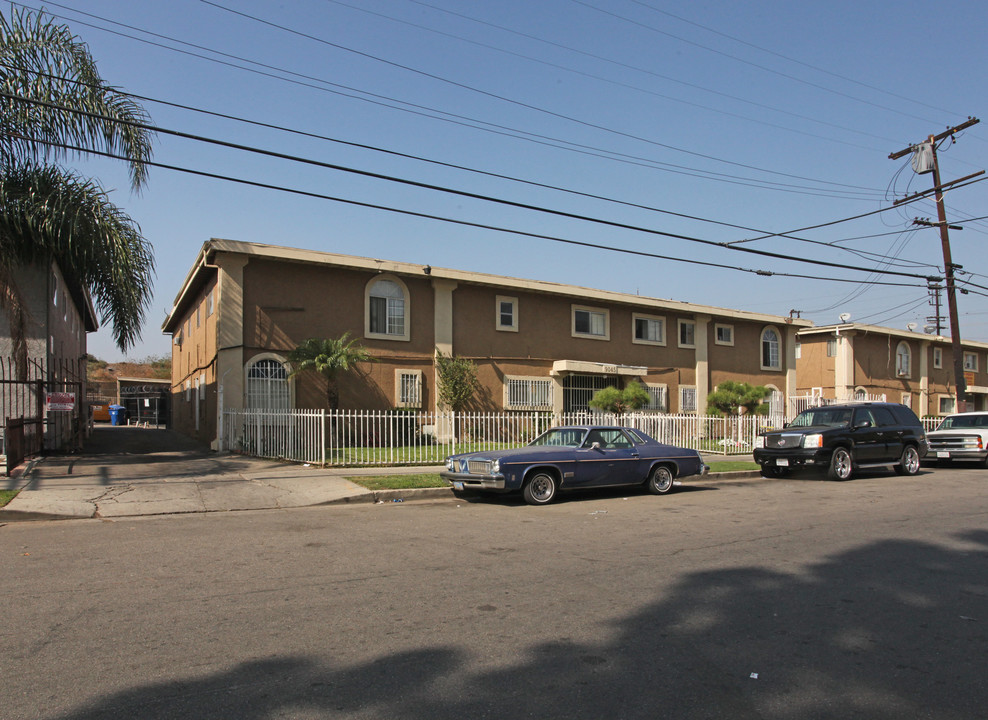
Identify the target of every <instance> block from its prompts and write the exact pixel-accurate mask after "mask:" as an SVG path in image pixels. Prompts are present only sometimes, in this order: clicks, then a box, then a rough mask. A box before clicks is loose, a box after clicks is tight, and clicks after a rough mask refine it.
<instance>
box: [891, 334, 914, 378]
mask: <svg viewBox="0 0 988 720" xmlns="http://www.w3.org/2000/svg"><path fill="white" fill-rule="evenodd" d="M912 366H913V351H912V349H911V348H910V347H909V343H907V342H906V341H905V340H903V341H902V342H900V343H899V344H898V345H896V346H895V376H896V377H899V378H910V377H912Z"/></svg>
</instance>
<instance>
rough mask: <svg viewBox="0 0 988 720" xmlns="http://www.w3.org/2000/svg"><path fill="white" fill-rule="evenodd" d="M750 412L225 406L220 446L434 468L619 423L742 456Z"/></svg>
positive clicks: (344, 462)
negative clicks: (462, 455) (457, 456)
mask: <svg viewBox="0 0 988 720" xmlns="http://www.w3.org/2000/svg"><path fill="white" fill-rule="evenodd" d="M767 423H768V421H767V419H766V418H763V417H758V416H742V417H713V416H703V415H666V414H660V413H628V414H624V415H601V414H587V413H579V414H561V413H546V412H512V413H429V412H408V411H401V410H395V411H385V412H369V411H350V410H341V411H336V412H330V411H326V410H286V411H268V410H227V411H225V412H224V416H223V437H221V438H220V441H221V449H223V450H230V451H233V452H238V453H243V454H245V455H253V456H256V457H265V458H278V459H284V460H289V461H292V462H300V463H311V464H317V465H321V466H327V465H334V466H350V467H352V466H374V465H382V466H384V465H388V466H390V465H440V464H442V463H443V461H444V459H445V458H446V456H447V455H451V454H454V453H458V452H471V451H478V450H494V449H500V448H510V447H520V446H522V445H525V444H527V443H528V442H530V441H531V440H532V439H534V438H535V437H537V436H538V435H540V434H541V433H542V432H544V431H545V430H546V429H548V428H550V427H553V426H557V425H583V424H605V425H622V426H626V427H633V428H637V429H639V430H641V431H642V432H644V433H646V434H647V435H651V436H652V437H654V438H655V439H656V440H659V441H660V442H664V443H668V444H670V445H678V446H680V447H688V448H693V449H695V450H700V451H702V452H705V453H714V454H721V455H746V454H748V453H750V452H751V446H752V442H753V440H754V437H755V435H756V434H757V433H758V432H760V431H761V430H764V429H766V427H767Z"/></svg>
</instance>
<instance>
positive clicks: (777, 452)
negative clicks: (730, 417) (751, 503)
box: [754, 402, 929, 480]
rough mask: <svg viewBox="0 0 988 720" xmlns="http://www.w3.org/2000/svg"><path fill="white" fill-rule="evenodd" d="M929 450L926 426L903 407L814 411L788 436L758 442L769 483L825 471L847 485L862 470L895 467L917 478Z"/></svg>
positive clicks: (789, 428)
mask: <svg viewBox="0 0 988 720" xmlns="http://www.w3.org/2000/svg"><path fill="white" fill-rule="evenodd" d="M928 449H929V447H928V445H927V442H926V433H925V432H924V430H923V424H922V423H921V422H920V421H919V418H917V417H916V414H915V413H914V412H913V411H912V410H910V409H909V408H907V407H906V406H905V405H899V404H898V403H874V402H863V403H847V404H845V405H824V406H822V407H815V408H810V409H809V410H804V411H803V412H801V413H800V414H799V415H797V416H796V417H795V418H794V419H793V421H792V422H791V423H789V424H787V425H786V426H785V428H784V429H782V430H773V431H772V432H766V433H762V434H760V435H759V436H758V437H756V438H755V450H754V456H755V462H757V463H758V464H759V465H761V466H762V472H763V473H764V474H765V475H766V476H767V477H783V476H785V475H787V474H789V472H790V471H792V470H794V469H799V468H806V467H811V468H820V469H825V470H826V471H827V475H828V476H829V477H830V478H831V479H833V480H847V479H848V478H849V477H851V474H852V473H853V472H854V471H855V470H857V469H859V468H872V467H892V468H894V469H895V471H896V472H897V473H899V474H900V475H915V474H916V473H918V472H919V461H920V459H921V458H922V457H923V456H924V455H926V451H927V450H928Z"/></svg>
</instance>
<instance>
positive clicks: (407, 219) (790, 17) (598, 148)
mask: <svg viewBox="0 0 988 720" xmlns="http://www.w3.org/2000/svg"><path fill="white" fill-rule="evenodd" d="M26 6H28V7H40V5H39V4H38V3H34V2H28V3H27V4H26ZM45 7H46V8H47V9H48V10H49V11H50V12H51V13H53V14H56V15H58V16H59V17H62V18H64V20H65V22H66V24H68V25H69V26H70V27H71V28H72V29H73V30H74V31H75V32H76V33H77V34H78V35H79V36H80V37H82V38H83V39H84V40H85V41H86V42H87V43H88V44H89V46H90V48H91V50H92V52H93V55H94V56H95V57H96V58H97V60H98V63H99V66H100V69H101V72H102V74H103V76H104V77H105V79H106V80H107V81H108V82H109V83H111V84H113V85H115V86H117V87H120V88H122V89H124V90H126V91H128V92H132V93H135V94H138V95H143V96H147V97H149V98H154V99H155V100H166V101H169V102H173V103H178V104H182V105H188V106H193V107H196V108H201V109H205V110H210V111H214V112H219V113H225V114H229V115H234V116H237V117H240V118H245V119H249V120H253V121H257V122H261V123H268V124H271V125H276V126H281V127H284V128H289V129H292V130H297V131H302V132H306V133H312V134H318V135H323V136H326V137H329V138H333V139H336V140H342V141H346V142H349V143H358V144H364V145H369V146H374V147H377V148H381V149H385V150H390V151H394V152H396V153H404V154H407V155H413V156H418V157H421V158H425V159H428V160H433V161H439V162H442V163H449V164H455V165H459V166H464V167H467V168H472V169H475V170H482V171H484V172H486V173H494V174H498V175H504V176H509V177H511V178H516V179H521V180H526V181H529V182H530V183H538V184H541V185H546V186H553V187H554V188H560V189H565V190H570V191H577V192H579V193H585V194H589V195H594V196H600V198H610V199H613V200H618V201H621V203H625V204H619V203H615V202H609V201H608V200H605V199H598V198H590V197H586V196H585V195H584V196H581V195H576V194H573V193H567V192H563V191H561V190H558V189H550V188H547V187H539V186H536V185H534V184H522V183H519V182H516V181H513V180H509V179H503V178H495V177H491V176H490V175H482V174H478V173H472V172H468V171H466V170H460V169H453V168H449V167H444V166H441V165H438V164H430V163H426V162H422V161H419V160H414V159H410V158H403V157H399V156H397V155H389V154H385V153H381V152H375V151H373V150H369V149H360V148H355V147H352V146H347V145H344V144H340V143H334V142H330V141H328V140H324V139H318V138H313V137H304V136H302V135H299V134H290V133H287V132H283V131H279V130H275V129H270V128H261V127H257V126H251V125H247V124H244V123H240V122H236V121H233V120H225V119H219V118H216V117H210V116H207V115H202V114H198V113H195V112H192V111H189V110H185V109H178V108H174V107H169V106H166V105H161V104H159V103H156V102H146V103H145V104H146V107H147V109H148V111H149V112H150V114H151V116H152V118H153V121H154V122H155V123H156V124H157V125H159V126H160V127H163V128H168V129H172V130H179V131H182V132H187V133H193V134H196V135H202V136H207V137H210V138H216V139H223V140H228V141H232V142H236V143H241V144H244V145H250V146H254V147H258V148H263V149H266V150H271V151H275V152H279V153H284V154H290V155H296V156H302V157H305V158H310V159H315V160H319V161H321V162H325V163H333V164H338V165H344V166H347V167H352V168H356V169H361V170H367V171H372V172H376V173H382V174H385V175H392V176H396V177H401V178H406V179H410V180H415V181H419V182H424V183H430V184H435V185H441V186H444V187H449V188H454V189H458V190H463V191H467V192H471V193H478V194H482V195H490V196H494V197H498V198H503V199H507V200H511V201H515V202H522V203H527V204H531V205H536V206H539V207H544V208H550V209H553V210H558V211H562V212H567V213H577V214H581V215H587V216H592V217H594V218H599V219H602V220H607V221H612V222H617V223H623V224H628V225H634V226H638V227H642V228H649V229H653V230H658V231H661V232H665V233H672V234H677V235H685V236H689V237H692V238H697V239H701V240H707V241H713V242H715V243H721V242H734V241H739V240H746V239H750V238H756V237H759V236H760V235H763V234H768V233H784V232H789V231H792V230H795V229H797V228H803V227H807V226H813V225H818V224H822V223H828V222H831V221H835V220H840V219H843V218H848V217H851V216H856V215H859V214H863V213H869V212H871V211H876V210H880V209H881V208H887V207H889V206H890V205H891V204H892V201H893V200H894V199H896V198H898V197H902V196H903V195H905V194H908V193H911V192H915V191H917V190H925V189H928V188H929V187H930V186H931V184H932V180H931V178H930V176H928V175H924V176H917V175H915V174H914V173H913V172H912V170H911V169H910V167H909V158H908V157H906V158H903V159H902V160H899V161H892V160H889V159H888V155H889V153H891V152H894V151H897V150H900V149H903V148H905V147H907V146H909V145H911V144H913V143H915V142H918V141H921V140H923V139H925V138H926V137H927V136H928V135H930V134H931V133H938V132H940V131H942V130H944V129H945V128H947V127H949V126H954V125H957V124H959V123H961V122H963V121H964V120H965V119H966V118H967V117H968V116H969V115H973V116H976V117H981V118H984V119H985V123H982V124H981V125H978V126H975V127H974V128H972V129H970V130H968V131H966V132H964V133H963V134H961V135H960V136H959V137H958V142H956V144H953V145H949V144H948V145H945V146H944V147H943V148H941V152H940V158H941V168H942V174H943V179H944V180H945V181H947V180H951V179H956V178H959V177H961V176H964V175H968V174H970V173H973V172H976V171H977V170H980V169H983V168H986V167H988V144H986V139H988V118H985V117H984V116H985V114H986V107H985V101H986V99H988V87H986V85H988V80H986V73H985V68H986V66H988V62H986V61H988V49H986V43H985V37H988V12H986V10H985V5H984V3H983V2H980V1H978V2H976V1H974V0H961V1H960V2H955V3H951V4H950V5H947V6H942V7H939V8H935V7H934V6H931V5H930V4H929V3H926V2H916V1H913V0H905V1H899V2H885V1H883V0H881V1H873V2H860V1H856V2H847V1H845V0H835V1H832V2H826V3H804V2H791V1H787V2H782V1H781V0H779V1H775V2H759V1H757V0H755V1H753V2H747V3H738V2H734V1H728V0H707V1H702V2H693V3H668V2H661V0H540V1H539V2H532V1H531V0H524V1H523V0H499V1H498V2H482V1H480V0H460V1H459V2H454V0H422V1H421V2H418V1H416V0H340V1H339V2H336V1H334V0H294V1H292V2H279V3H275V2H262V1H260V0H239V1H236V2H235V1H234V0H216V2H215V4H212V3H209V2H200V1H198V0H170V1H169V2H167V3H164V2H159V1H154V2H152V1H151V0H86V1H85V2H83V1H80V0H61V2H60V3H47V4H46V5H45ZM224 8H226V9H224ZM231 10H235V11H236V13H244V14H246V15H250V16H253V17H245V16H244V15H240V14H236V13H235V12H231ZM5 12H6V10H5ZM83 13H90V14H91V15H86V14H83ZM154 160H155V161H156V162H160V163H164V164H167V165H173V166H179V167H184V168H189V169H194V170H198V171H202V172H208V173H215V174H218V175H225V176H232V177H236V178H241V179H245V180H250V181H254V182H259V183H265V184H270V185H275V186H281V187H287V188H293V189H297V190H301V191H306V192H312V193H318V194H323V195H329V196H335V197H340V198H346V199H350V200H354V201H359V202H365V203H372V204H377V205H383V206H388V207H394V208H400V209H405V210H410V211H415V212H422V213H427V214H430V215H437V216H443V217H448V218H454V219H458V220H463V221H468V222H474V223H481V224H485V225H492V226H497V227H498V228H505V229H515V230H521V231H525V232H529V233H536V234H542V235H549V236H553V237H557V238H562V239H566V240H574V241H578V242H583V243H591V244H595V245H606V246H611V247H616V248H623V249H628V250H637V251H642V252H646V253H653V254H658V255H664V256H669V257H678V258H685V259H689V260H694V261H702V262H709V263H716V264H720V265H726V266H729V267H741V268H747V269H749V270H766V271H771V272H773V273H791V274H800V275H809V276H813V277H819V278H844V279H849V280H853V281H854V282H853V283H838V282H832V281H827V280H822V279H821V280H817V279H806V278H787V277H783V276H778V275H776V276H773V277H766V276H764V275H758V274H754V273H751V272H741V271H738V270H733V269H719V268H711V267H704V266H701V265H696V264H686V263H681V262H674V261H671V260H664V259H659V258H649V257H642V256H634V255H628V254H621V253H616V252H612V251H607V250H603V249H595V248H590V247H581V246H575V245H569V244H562V243H560V242H555V241H552V240H547V239H536V238H531V237H524V236H519V235H514V234H509V233H506V232H503V231H499V230H490V229H477V228H471V227H466V226H463V225H454V224H449V223H444V222H439V221H436V220H429V219H423V218H416V217H411V216H407V215H400V214H395V213H391V212H387V211H384V210H379V209H371V208H362V207H357V206H353V205H346V204H341V203H339V202H333V201H330V200H325V199H317V198H311V197H304V196H300V195H293V194H288V193H285V192H281V191H277V190H273V189H264V188H258V187H248V186H245V185H238V184H234V183H230V182H226V181H222V180H216V179H208V178H204V177H197V176H193V175H188V174H184V173H180V172H177V171H174V170H167V169H160V168H159V169H152V172H151V179H150V183H149V185H148V187H147V189H146V190H145V191H144V192H143V193H142V194H141V195H140V196H134V195H132V194H131V193H130V192H129V190H128V184H127V179H126V175H125V174H124V172H123V170H122V169H121V168H120V167H117V166H116V165H114V164H113V163H111V162H109V161H96V162H78V163H76V164H75V166H76V167H77V168H79V169H80V170H81V171H83V172H86V173H90V174H93V175H97V176H98V177H100V178H101V180H102V181H103V183H104V185H105V186H106V187H107V188H110V189H114V190H113V194H112V197H113V199H114V200H115V202H116V203H117V204H118V205H120V206H122V207H123V208H124V209H125V210H126V211H127V212H128V213H129V214H130V215H131V216H132V217H133V218H134V219H135V220H136V221H137V222H138V223H139V224H140V225H141V228H142V230H143V232H144V235H145V236H146V237H147V238H148V239H149V240H150V241H151V242H152V243H153V245H154V249H155V256H156V261H157V280H156V284H155V300H154V306H153V308H152V309H151V311H150V313H149V319H148V322H147V324H146V326H145V329H144V337H143V342H142V343H141V344H139V345H138V346H137V347H135V348H134V349H133V350H131V351H130V352H129V353H127V356H128V357H132V358H142V357H145V356H147V355H152V354H153V355H158V354H165V353H167V352H168V348H169V346H168V338H167V337H165V336H163V335H161V331H160V327H161V322H162V320H163V319H164V317H165V314H166V312H167V311H168V310H169V309H170V307H171V304H172V302H173V300H174V297H175V294H176V293H177V292H178V290H179V288H180V286H181V283H182V281H183V279H184V277H185V275H186V273H187V272H188V270H189V267H190V266H191V264H192V262H193V260H194V259H195V255H196V252H197V250H198V249H199V247H200V246H201V244H202V243H203V242H204V241H205V240H208V239H209V238H211V237H221V238H230V239H235V240H243V241H252V242H263V243H272V244H277V245H286V246H294V247H301V248H312V249H317V250H326V251H331V252H337V253H345V254H352V255H360V256H366V257H376V258H383V259H389V260H401V261H408V262H416V263H422V264H423V265H425V264H430V265H433V266H441V267H449V268H457V269H462V270H472V271H479V272H487V273H497V274H503V275H507V276H513V277H522V278H535V279H543V280H550V281H557V282H564V283H570V284H575V285H581V286H587V287H593V288H603V289H608V290H616V291H620V292H628V293H639V294H641V295H647V296H652V297H658V298H667V299H673V300H679V301H687V302H694V303H702V304H708V305H715V306H721V307H728V308H737V309H741V310H750V311H755V312H762V313H774V314H779V315H786V314H788V313H789V311H790V310H792V309H796V310H800V311H802V314H803V317H808V318H810V319H811V320H813V321H814V322H816V323H818V324H827V323H832V322H836V321H837V319H838V315H839V314H840V313H841V312H848V313H850V314H851V316H852V319H853V320H854V321H860V322H866V323H874V324H881V325H888V326H891V327H897V328H904V327H905V326H906V324H907V323H909V322H916V323H917V324H918V325H919V327H920V328H922V326H923V325H924V324H925V323H926V317H927V316H928V315H932V314H933V308H932V307H931V306H930V305H929V303H928V294H927V291H926V289H925V282H924V281H923V280H921V279H915V278H905V277H895V276H887V275H886V276H880V275H873V274H872V275H870V274H868V273H864V272H856V271H852V270H850V269H848V268H847V267H846V266H851V265H853V266H858V267H862V268H869V269H872V268H874V269H893V270H898V271H901V272H908V273H914V274H918V275H921V276H926V275H939V274H941V272H942V270H941V269H940V266H941V265H942V256H941V250H940V242H939V235H938V233H937V231H936V230H935V229H923V230H919V231H912V230H910V228H912V223H911V221H912V219H913V218H914V217H931V218H934V219H935V216H936V210H935V207H934V205H933V203H932V202H930V201H923V202H920V203H918V204H914V205H910V206H907V207H905V208H897V209H892V210H889V211H887V212H884V213H879V214H874V215H871V216H868V217H865V218H862V219H859V220H855V221H852V222H845V223H840V224H835V225H830V226H827V227H822V228H818V229H813V230H805V231H802V232H798V233H795V234H796V235H798V237H799V238H802V239H803V240H811V241H814V242H804V241H803V240H796V239H790V238H778V237H775V238H769V239H762V240H757V241H753V242H747V243H743V246H744V247H750V248H756V249H759V250H766V251H770V252H774V253H779V254H781V255H783V256H785V258H812V259H817V260H823V261H827V262H831V263H836V264H838V265H839V266H840V267H836V268H834V267H820V266H814V265H805V264H800V263H796V262H792V261H790V260H788V259H783V258H773V257H764V256H757V255H752V254H745V253H739V252H733V251H730V250H727V249H725V248H722V247H716V246H710V245H705V244H700V243H696V242H691V241H688V240H683V239H676V238H670V237H666V236H662V235H657V234H652V233H646V232H642V231H638V230H629V229H622V228H615V227H610V226H606V225H601V224H595V223H590V222H587V221H584V220H577V219H568V218H561V217H557V216H552V215H547V214H543V213H538V212H534V211H530V210H523V209H518V208H511V207H506V206H503V205H497V204H492V203H489V202H484V201H481V200H476V199H470V198H464V197H457V196H453V195H449V194H444V193H441V192H437V191H434V190H426V189H420V188H413V187H408V186H402V185H399V184H396V183H393V182H388V181H384V180H379V179H370V178H366V177H359V176H357V175H353V174H348V173H344V172H340V171H338V170H330V169H325V168H318V167H311V166H305V165H301V164H298V163H293V162H290V161H288V160H283V159H273V158H266V157H261V156H257V155H252V154H249V153H246V152H244V151H241V150H234V149H228V148H220V147H216V146H211V145H207V144H204V143H202V142H197V141H193V140H187V139H180V138H175V137H169V136H165V135H160V136H159V137H158V139H157V142H156V146H155V154H154ZM986 198H988V182H984V183H980V184H974V185H971V186H970V187H967V188H963V189H960V190H957V191H954V192H951V193H949V194H948V195H947V208H948V213H949V217H950V218H951V220H952V221H955V222H957V223H958V224H960V225H962V226H963V227H964V229H963V231H955V232H953V233H952V236H951V240H952V246H953V252H954V261H955V262H956V263H959V264H961V265H963V266H964V271H965V272H970V273H971V274H970V275H961V276H960V279H961V280H962V281H964V282H969V283H974V284H976V285H980V286H982V288H981V289H979V288H976V287H973V286H971V289H972V292H971V293H970V294H968V295H964V296H961V299H960V309H961V335H962V337H964V338H965V339H972V340H988V302H986V301H988V263H985V262H984V258H985V252H984V250H983V248H984V244H985V241H986V235H988V220H982V219H976V220H971V218H981V217H982V216H985V215H988V202H986ZM632 205H634V206H635V207H633V206H632ZM639 206H640V207H639ZM659 210H664V211H669V212H671V213H679V214H681V215H688V216H694V217H695V218H701V219H704V220H709V221H715V222H702V221H700V220H696V219H689V218H685V217H677V216H676V215H672V214H666V213H662V212H658V211H659ZM717 223H721V224H717ZM729 225H736V226H742V227H743V228H749V229H741V228H738V227H730V226H729ZM863 236H871V237H863ZM827 243H832V245H827ZM839 248H846V249H847V250H851V251H854V252H848V251H846V250H841V249H839ZM861 253H863V254H861ZM874 280H879V281H884V282H894V283H905V284H907V285H908V287H896V286H884V285H876V284H868V282H870V281H874ZM944 306H945V303H944ZM944 312H945V311H944ZM89 345H90V352H92V353H93V354H95V355H97V356H100V357H103V358H105V359H107V360H111V361H118V360H120V359H122V356H121V354H120V352H119V351H118V350H117V349H116V348H115V347H114V346H113V343H112V340H111V338H110V334H109V332H108V331H106V330H101V331H100V332H99V333H96V334H94V335H91V336H90V343H89Z"/></svg>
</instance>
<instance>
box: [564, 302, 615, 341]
mask: <svg viewBox="0 0 988 720" xmlns="http://www.w3.org/2000/svg"><path fill="white" fill-rule="evenodd" d="M577 313H588V314H589V315H590V328H591V332H588V333H584V332H577V330H576V314H577ZM594 316H598V317H600V318H601V321H602V322H603V325H604V327H603V332H602V333H594V332H592V330H593V324H594V323H593V318H594ZM570 331H571V334H572V336H573V337H576V338H585V339H587V340H610V339H611V311H610V310H608V309H607V308H600V307H590V306H588V305H573V306H572V309H571V311H570Z"/></svg>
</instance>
